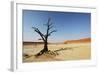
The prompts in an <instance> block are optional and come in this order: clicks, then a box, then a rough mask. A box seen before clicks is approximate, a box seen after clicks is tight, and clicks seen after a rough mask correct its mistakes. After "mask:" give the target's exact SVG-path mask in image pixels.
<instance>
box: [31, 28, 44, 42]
mask: <svg viewBox="0 0 100 73" xmlns="http://www.w3.org/2000/svg"><path fill="white" fill-rule="evenodd" d="M32 28H33V29H34V31H35V32H37V33H38V34H39V35H40V36H41V38H42V39H43V41H45V39H44V35H43V34H42V33H41V32H40V30H39V29H38V28H36V27H32Z"/></svg>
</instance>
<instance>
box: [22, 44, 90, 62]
mask: <svg viewBox="0 0 100 73" xmlns="http://www.w3.org/2000/svg"><path fill="white" fill-rule="evenodd" d="M48 48H49V50H50V51H52V52H49V53H45V54H42V55H41V56H38V57H35V55H36V54H37V53H38V52H39V51H41V50H42V49H43V44H37V45H36V44H34V45H32V44H28V45H23V62H24V63H27V62H43V61H68V60H86V59H90V58H91V44H90V42H85V43H69V44H48Z"/></svg>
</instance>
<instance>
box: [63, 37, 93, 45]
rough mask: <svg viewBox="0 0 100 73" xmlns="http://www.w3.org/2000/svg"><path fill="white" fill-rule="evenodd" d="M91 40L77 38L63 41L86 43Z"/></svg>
mask: <svg viewBox="0 0 100 73" xmlns="http://www.w3.org/2000/svg"><path fill="white" fill-rule="evenodd" d="M88 42H91V38H82V39H78V40H67V41H65V42H64V44H67V43H88Z"/></svg>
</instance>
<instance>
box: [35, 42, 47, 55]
mask: <svg viewBox="0 0 100 73" xmlns="http://www.w3.org/2000/svg"><path fill="white" fill-rule="evenodd" d="M47 51H48V42H47V41H45V42H44V48H43V49H42V50H41V51H40V52H39V53H38V54H36V55H35V56H40V55H42V54H43V53H45V52H47Z"/></svg>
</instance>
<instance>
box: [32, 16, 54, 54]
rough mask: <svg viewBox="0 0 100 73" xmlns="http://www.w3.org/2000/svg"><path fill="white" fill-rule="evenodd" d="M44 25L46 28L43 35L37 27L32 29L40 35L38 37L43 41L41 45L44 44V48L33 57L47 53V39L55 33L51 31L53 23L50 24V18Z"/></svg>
mask: <svg viewBox="0 0 100 73" xmlns="http://www.w3.org/2000/svg"><path fill="white" fill-rule="evenodd" d="M44 25H45V26H46V27H47V29H46V33H45V34H43V33H42V32H41V31H40V30H39V29H38V28H37V27H32V28H33V29H34V31H35V32H37V33H38V34H39V35H40V37H41V39H42V40H43V43H44V48H43V49H42V50H41V51H40V52H39V53H37V54H36V55H35V56H40V55H42V54H43V53H45V52H47V51H48V37H49V36H50V35H51V34H52V33H53V32H56V30H52V28H53V23H52V22H51V18H49V19H48V21H47V23H46V24H44Z"/></svg>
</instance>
